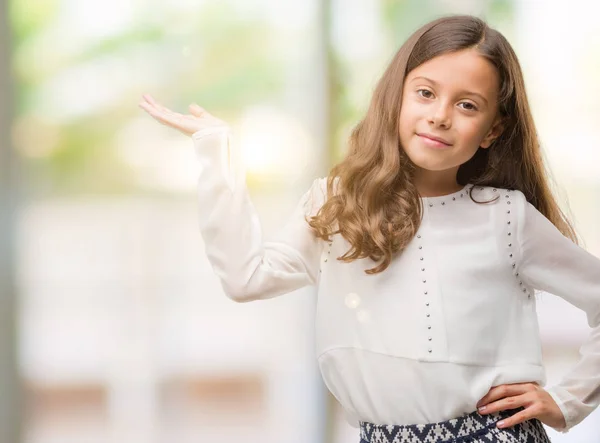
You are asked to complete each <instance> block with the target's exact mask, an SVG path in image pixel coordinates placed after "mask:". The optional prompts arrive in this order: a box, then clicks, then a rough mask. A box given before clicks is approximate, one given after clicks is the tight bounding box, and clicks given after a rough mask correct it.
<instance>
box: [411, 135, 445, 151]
mask: <svg viewBox="0 0 600 443" xmlns="http://www.w3.org/2000/svg"><path fill="white" fill-rule="evenodd" d="M417 135H418V136H419V137H420V138H421V140H423V141H424V142H425V143H426V144H427V145H429V146H431V147H434V148H448V147H450V146H452V145H451V144H449V143H446V142H443V141H440V140H436V139H434V138H430V137H428V136H426V135H423V134H417Z"/></svg>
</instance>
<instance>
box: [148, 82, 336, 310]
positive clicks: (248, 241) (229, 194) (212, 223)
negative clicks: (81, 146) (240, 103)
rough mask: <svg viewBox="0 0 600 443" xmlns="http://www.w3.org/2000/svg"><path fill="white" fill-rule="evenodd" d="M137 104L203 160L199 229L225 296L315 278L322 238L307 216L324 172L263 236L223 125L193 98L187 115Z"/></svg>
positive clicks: (267, 292) (295, 285) (319, 194)
mask: <svg viewBox="0 0 600 443" xmlns="http://www.w3.org/2000/svg"><path fill="white" fill-rule="evenodd" d="M139 106H140V107H141V108H142V109H143V110H145V111H146V112H147V113H148V114H149V115H150V116H152V117H153V118H154V119H155V120H157V121H158V122H159V123H161V124H164V125H166V126H170V127H172V128H174V129H177V130H178V131H180V132H182V133H183V134H185V135H187V136H191V137H192V139H193V141H194V146H195V150H196V155H197V158H198V161H199V166H200V176H199V178H198V187H197V190H198V204H199V222H200V232H201V235H202V238H203V240H204V245H205V251H206V254H207V256H208V259H209V261H210V263H211V265H212V267H213V270H214V272H215V273H216V275H217V276H218V277H219V279H220V281H221V286H222V287H223V289H224V291H225V294H226V295H227V296H228V297H230V298H231V299H233V300H235V301H238V302H247V301H251V300H259V299H266V298H271V297H276V296H278V295H282V294H285V293H288V292H291V291H294V290H296V289H299V288H301V287H303V286H306V285H309V284H316V282H317V280H318V274H319V267H320V254H321V251H322V248H323V244H324V243H323V242H322V241H320V240H318V239H317V238H316V237H315V236H314V235H313V234H312V232H311V230H310V227H309V226H308V223H306V220H305V218H304V217H305V216H307V217H309V216H311V215H316V213H317V211H318V209H319V208H320V207H321V206H322V204H323V202H324V201H325V195H326V182H327V178H321V179H317V180H315V181H314V182H313V184H312V186H311V187H310V189H309V190H308V191H307V192H306V193H305V194H304V195H303V196H302V198H301V199H300V202H299V203H298V204H297V205H296V208H295V210H294V212H293V214H292V215H291V217H290V218H289V219H288V221H287V223H286V224H285V225H284V226H283V228H281V229H280V230H279V232H278V233H277V234H276V235H275V236H274V237H273V238H271V239H270V240H269V241H263V237H262V231H261V227H260V222H259V219H258V215H257V213H256V211H255V209H254V206H253V205H252V202H251V201H250V198H249V196H248V190H247V188H246V177H245V172H244V170H243V168H242V167H239V168H238V167H236V166H235V165H236V162H234V161H232V158H231V155H230V154H231V152H230V149H229V137H230V130H229V127H228V125H227V124H226V123H225V122H224V121H223V120H220V119H218V118H216V117H215V116H213V115H211V114H210V113H209V112H207V111H206V110H205V109H204V108H202V107H200V106H198V105H197V104H195V103H193V104H191V105H190V106H189V110H190V112H191V114H180V113H178V112H174V111H172V110H170V109H168V108H166V107H165V106H163V105H161V104H160V103H158V102H157V101H156V100H154V98H153V97H152V96H151V95H149V94H144V96H143V100H142V101H141V102H140V104H139Z"/></svg>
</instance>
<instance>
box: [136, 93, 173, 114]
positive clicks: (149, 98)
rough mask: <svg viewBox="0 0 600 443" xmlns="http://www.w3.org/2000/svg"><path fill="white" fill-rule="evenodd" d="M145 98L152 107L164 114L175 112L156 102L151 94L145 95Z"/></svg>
mask: <svg viewBox="0 0 600 443" xmlns="http://www.w3.org/2000/svg"><path fill="white" fill-rule="evenodd" d="M143 97H144V100H146V101H147V102H148V103H149V104H150V105H152V106H154V107H155V108H156V109H160V110H161V111H163V112H169V113H172V112H173V111H171V110H170V109H169V108H167V107H165V106H163V105H161V104H160V103H158V102H157V101H156V100H154V98H153V97H152V96H151V95H150V94H144V95H143Z"/></svg>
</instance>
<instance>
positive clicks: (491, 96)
mask: <svg viewBox="0 0 600 443" xmlns="http://www.w3.org/2000/svg"><path fill="white" fill-rule="evenodd" d="M498 91H499V76H498V72H497V71H496V68H495V67H494V66H493V65H492V64H491V63H490V62H489V61H487V60H486V59H485V58H483V57H482V56H481V55H479V54H478V53H477V52H476V51H475V50H472V49H465V50H461V51H458V52H454V53H448V54H443V55H440V56H437V57H434V58H432V59H431V60H428V61H427V62H425V63H423V64H421V65H420V66H418V67H417V68H415V69H413V70H412V71H411V72H409V73H408V75H407V76H406V79H405V82H404V88H403V93H402V105H401V106H402V107H401V111H400V121H399V136H400V143H401V145H402V147H403V148H404V151H405V152H406V154H407V155H408V157H409V158H410V159H411V160H412V162H413V163H415V165H417V169H418V170H420V171H421V172H426V171H446V173H448V172H450V173H451V175H452V174H453V173H454V171H453V170H456V171H458V167H459V166H460V165H461V164H463V163H465V162H466V161H468V160H469V159H470V158H471V157H473V155H474V154H475V152H476V151H477V149H478V148H479V147H482V148H488V147H489V146H490V144H491V143H492V141H493V140H494V138H496V137H497V136H498V135H499V134H500V131H501V124H500V118H499V116H498V113H497V100H498ZM435 139H438V141H435Z"/></svg>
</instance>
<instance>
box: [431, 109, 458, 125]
mask: <svg viewBox="0 0 600 443" xmlns="http://www.w3.org/2000/svg"><path fill="white" fill-rule="evenodd" d="M432 111H433V113H432V115H431V116H430V117H429V123H430V124H431V125H433V126H435V127H443V128H445V129H448V128H450V126H452V118H451V112H450V110H448V107H447V106H445V105H440V106H437V107H435V108H434V109H432Z"/></svg>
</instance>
